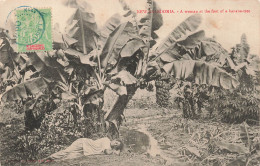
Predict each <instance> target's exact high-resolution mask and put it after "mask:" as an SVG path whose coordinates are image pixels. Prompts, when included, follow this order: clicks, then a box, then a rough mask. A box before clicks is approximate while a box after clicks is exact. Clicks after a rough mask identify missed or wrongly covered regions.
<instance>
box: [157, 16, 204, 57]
mask: <svg viewBox="0 0 260 166" xmlns="http://www.w3.org/2000/svg"><path fill="white" fill-rule="evenodd" d="M200 23H201V16H200V15H199V14H194V15H192V16H190V17H188V18H187V19H186V20H185V21H183V22H182V23H181V24H180V25H179V26H177V27H176V28H175V29H174V30H173V31H172V32H171V33H170V34H169V35H168V37H167V38H166V39H165V40H164V41H163V42H162V43H161V44H160V45H159V46H158V47H157V48H156V51H155V53H154V55H153V56H155V57H157V56H159V55H161V54H162V53H163V52H165V51H167V50H168V49H170V47H171V46H172V45H174V44H175V43H176V41H177V40H179V39H181V38H184V37H185V36H186V35H188V33H190V32H193V31H195V30H196V29H197V28H198V27H199V25H200Z"/></svg>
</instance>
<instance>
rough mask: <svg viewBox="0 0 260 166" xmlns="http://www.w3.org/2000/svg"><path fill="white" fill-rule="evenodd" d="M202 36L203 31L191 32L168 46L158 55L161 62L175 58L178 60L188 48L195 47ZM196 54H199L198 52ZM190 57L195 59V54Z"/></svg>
mask: <svg viewBox="0 0 260 166" xmlns="http://www.w3.org/2000/svg"><path fill="white" fill-rule="evenodd" d="M204 38H205V32H204V31H198V32H196V33H193V34H191V35H189V36H187V37H186V38H185V39H183V40H180V41H177V42H175V43H174V44H173V45H171V46H169V48H168V49H167V50H165V51H164V52H163V53H162V54H161V55H160V59H161V60H162V61H163V62H173V61H175V60H179V59H181V58H182V57H183V56H184V55H185V54H186V52H188V50H189V49H195V48H197V47H198V46H199V45H200V44H201V41H202V40H203V39H204ZM196 53H197V52H196ZM198 54H199V55H200V52H199V53H198ZM199 55H197V56H199ZM190 58H191V59H197V58H196V57H195V56H191V57H190Z"/></svg>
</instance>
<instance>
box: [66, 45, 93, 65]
mask: <svg viewBox="0 0 260 166" xmlns="http://www.w3.org/2000/svg"><path fill="white" fill-rule="evenodd" d="M65 55H66V56H67V58H68V59H71V58H74V59H78V60H80V62H81V63H82V64H87V65H90V66H96V63H95V62H93V61H91V60H90V58H91V56H89V55H84V54H83V53H81V52H79V51H77V50H74V49H71V48H69V49H67V50H66V51H65Z"/></svg>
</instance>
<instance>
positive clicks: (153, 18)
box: [139, 0, 163, 47]
mask: <svg viewBox="0 0 260 166" xmlns="http://www.w3.org/2000/svg"><path fill="white" fill-rule="evenodd" d="M147 10H148V11H151V10H152V11H158V10H161V9H160V7H159V6H158V4H157V3H156V2H155V1H153V0H147ZM162 25H163V17H162V14H161V13H159V12H158V13H157V12H148V13H147V14H146V16H145V17H143V18H141V20H140V24H139V26H140V30H139V34H140V35H141V36H142V37H143V39H144V41H146V40H147V42H150V43H151V47H152V46H153V45H154V44H155V43H156V42H155V41H150V40H151V38H152V39H157V38H158V36H157V35H156V34H155V32H154V31H156V30H158V29H159V28H160V27H161V26H162Z"/></svg>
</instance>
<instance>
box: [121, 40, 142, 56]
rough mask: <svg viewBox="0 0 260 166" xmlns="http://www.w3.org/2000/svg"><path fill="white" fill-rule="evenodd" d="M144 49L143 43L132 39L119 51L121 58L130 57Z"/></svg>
mask: <svg viewBox="0 0 260 166" xmlns="http://www.w3.org/2000/svg"><path fill="white" fill-rule="evenodd" d="M143 47H145V43H144V42H143V41H142V40H140V39H133V40H130V41H128V42H127V43H126V45H124V46H123V48H122V50H121V51H120V55H121V57H131V56H132V55H134V53H136V51H138V50H139V49H141V48H143Z"/></svg>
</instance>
